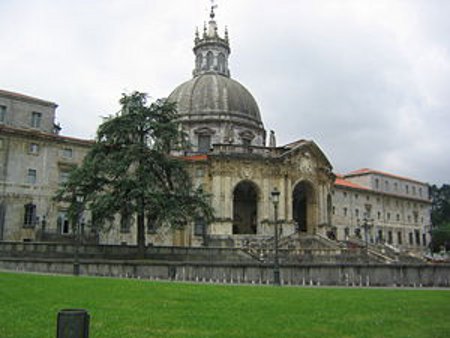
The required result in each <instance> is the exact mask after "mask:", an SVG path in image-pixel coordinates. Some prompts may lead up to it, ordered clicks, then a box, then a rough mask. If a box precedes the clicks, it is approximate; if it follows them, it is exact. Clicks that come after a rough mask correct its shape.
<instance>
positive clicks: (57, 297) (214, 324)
mask: <svg viewBox="0 0 450 338" xmlns="http://www.w3.org/2000/svg"><path fill="white" fill-rule="evenodd" d="M64 308H84V309H87V310H88V311H89V313H90V315H91V326H90V337H91V338H96V337H109V338H111V337H308V338H310V337H358V338H359V337H418V338H419V337H420V338H424V337H450V322H449V321H448V317H449V315H450V291H445V290H444V291H442V290H399V289H396V290H393V289H343V288H336V289H333V288H297V287H281V288H276V287H267V286H256V287H255V286H253V287H252V286H222V285H194V284H181V283H165V282H149V281H141V280H121V279H108V278H93V277H78V278H75V277H68V276H44V275H32V274H14V273H0V337H2V338H6V337H20V338H22V337H25V338H26V337H30V338H31V337H32V338H39V337H55V336H56V315H57V313H58V311H59V310H61V309H64Z"/></svg>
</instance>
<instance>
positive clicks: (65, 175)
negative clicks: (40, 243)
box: [59, 171, 70, 184]
mask: <svg viewBox="0 0 450 338" xmlns="http://www.w3.org/2000/svg"><path fill="white" fill-rule="evenodd" d="M69 176H70V172H69V171H61V172H60V173H59V184H64V183H66V182H67V181H68V180H69Z"/></svg>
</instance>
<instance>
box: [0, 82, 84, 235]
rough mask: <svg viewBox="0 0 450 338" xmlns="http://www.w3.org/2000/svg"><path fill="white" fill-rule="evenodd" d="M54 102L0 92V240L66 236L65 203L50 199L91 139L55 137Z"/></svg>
mask: <svg viewBox="0 0 450 338" xmlns="http://www.w3.org/2000/svg"><path fill="white" fill-rule="evenodd" d="M56 107H57V105H56V104H54V103H52V102H48V101H44V100H41V99H37V98H33V97H30V96H26V95H22V94H17V93H12V92H7V91H4V90H0V189H1V193H0V240H2V239H3V240H35V239H38V237H39V235H40V234H41V233H40V231H42V228H43V227H44V230H45V228H47V229H46V232H47V233H48V234H50V233H52V232H53V233H54V234H55V235H56V234H62V235H69V234H70V233H72V229H71V227H70V225H69V221H68V219H67V213H66V211H65V209H64V207H63V206H61V205H57V204H55V203H54V202H53V200H52V199H53V196H54V194H55V192H56V191H57V189H58V187H59V185H60V183H61V182H64V180H66V179H67V177H68V173H69V171H70V169H71V168H72V167H73V166H75V165H78V164H79V163H81V161H82V159H83V158H84V156H85V154H86V153H87V151H88V150H89V148H90V146H91V144H92V142H91V141H87V140H80V139H75V138H71V137H64V136H60V135H58V132H59V129H60V128H59V126H58V125H56V124H55V110H56Z"/></svg>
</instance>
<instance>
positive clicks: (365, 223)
mask: <svg viewBox="0 0 450 338" xmlns="http://www.w3.org/2000/svg"><path fill="white" fill-rule="evenodd" d="M359 222H360V220H359V219H358V223H359ZM361 227H362V228H363V229H364V240H365V244H366V259H367V263H369V238H368V236H369V230H370V228H372V227H373V219H371V218H369V213H368V212H367V213H365V214H364V218H363V219H362V224H361Z"/></svg>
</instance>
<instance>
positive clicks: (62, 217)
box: [56, 211, 70, 235]
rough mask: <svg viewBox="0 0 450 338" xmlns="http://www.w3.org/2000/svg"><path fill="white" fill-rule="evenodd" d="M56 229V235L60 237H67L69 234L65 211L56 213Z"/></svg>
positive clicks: (67, 218)
mask: <svg viewBox="0 0 450 338" xmlns="http://www.w3.org/2000/svg"><path fill="white" fill-rule="evenodd" d="M56 227H57V230H58V233H60V234H62V235H68V234H69V233H70V223H69V217H68V216H67V211H60V212H58V218H57V219H56Z"/></svg>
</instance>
